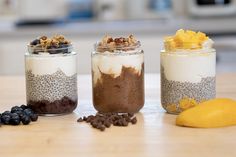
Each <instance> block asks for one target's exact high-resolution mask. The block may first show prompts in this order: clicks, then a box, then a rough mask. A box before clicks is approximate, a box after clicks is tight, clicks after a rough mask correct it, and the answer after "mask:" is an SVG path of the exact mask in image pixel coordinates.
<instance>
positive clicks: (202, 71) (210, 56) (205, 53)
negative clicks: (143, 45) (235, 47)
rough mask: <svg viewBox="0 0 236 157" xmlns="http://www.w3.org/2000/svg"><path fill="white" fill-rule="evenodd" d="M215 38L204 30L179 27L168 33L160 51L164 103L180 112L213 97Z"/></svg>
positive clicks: (162, 100)
mask: <svg viewBox="0 0 236 157" xmlns="http://www.w3.org/2000/svg"><path fill="white" fill-rule="evenodd" d="M212 45H213V41H212V40H211V39H210V38H209V37H207V36H206V35H205V34H204V33H202V32H194V31H190V30H187V31H185V30H182V29H181V30H178V31H177V32H176V34H175V35H174V36H170V37H166V38H165V42H164V46H165V50H163V51H162V52H161V104H162V106H163V108H164V109H165V110H166V111H167V112H168V113H172V114H178V113H180V112H182V111H184V110H186V109H188V108H191V107H194V106H196V105H197V104H199V103H200V102H203V101H206V100H209V99H213V98H215V95H216V90H215V81H216V80H215V67H216V52H215V49H213V48H212Z"/></svg>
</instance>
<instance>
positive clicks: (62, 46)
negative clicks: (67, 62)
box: [59, 43, 68, 53]
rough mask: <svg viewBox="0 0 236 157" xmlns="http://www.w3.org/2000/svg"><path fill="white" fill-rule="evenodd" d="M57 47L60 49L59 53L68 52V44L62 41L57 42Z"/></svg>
mask: <svg viewBox="0 0 236 157" xmlns="http://www.w3.org/2000/svg"><path fill="white" fill-rule="evenodd" d="M59 48H60V49H61V50H60V51H61V53H68V45H67V44H64V43H60V44H59Z"/></svg>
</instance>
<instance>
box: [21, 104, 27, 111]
mask: <svg viewBox="0 0 236 157" xmlns="http://www.w3.org/2000/svg"><path fill="white" fill-rule="evenodd" d="M20 108H22V109H23V110H25V109H27V108H28V106H26V105H24V104H22V105H21V106H20Z"/></svg>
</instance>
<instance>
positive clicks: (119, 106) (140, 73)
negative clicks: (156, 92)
mask: <svg viewBox="0 0 236 157" xmlns="http://www.w3.org/2000/svg"><path fill="white" fill-rule="evenodd" d="M140 46H141V45H140V42H139V41H137V40H136V39H135V38H134V36H133V35H130V36H128V37H127V38H124V37H120V38H112V37H110V36H105V37H104V38H103V39H102V40H101V41H100V42H98V43H97V44H96V45H95V51H94V52H93V53H92V79H93V80H92V81H93V104H94V107H95V109H96V110H97V111H99V112H103V113H106V112H117V113H124V112H126V113H127V112H129V113H135V112H138V111H139V110H140V109H141V108H142V107H143V105H144V54H143V51H142V50H141V47H140Z"/></svg>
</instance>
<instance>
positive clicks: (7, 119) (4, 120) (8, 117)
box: [1, 114, 11, 125]
mask: <svg viewBox="0 0 236 157" xmlns="http://www.w3.org/2000/svg"><path fill="white" fill-rule="evenodd" d="M1 120H2V123H3V124H6V125H8V124H10V120H11V115H10V114H4V115H2V117H1Z"/></svg>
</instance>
